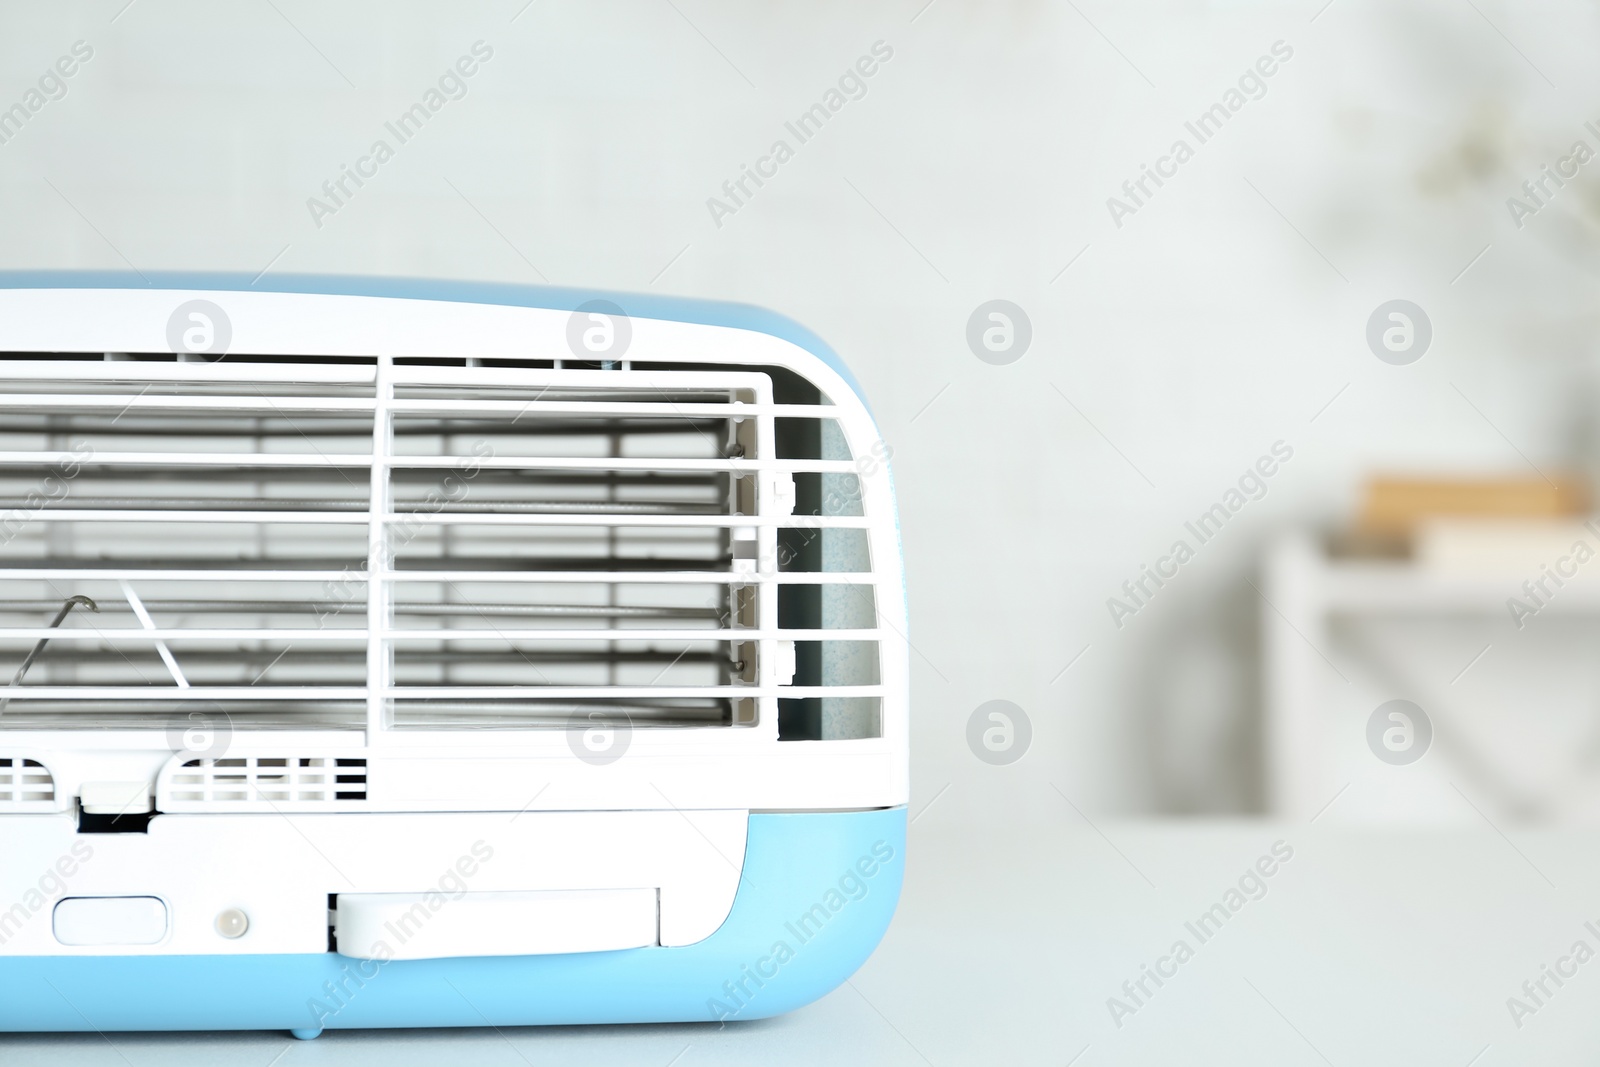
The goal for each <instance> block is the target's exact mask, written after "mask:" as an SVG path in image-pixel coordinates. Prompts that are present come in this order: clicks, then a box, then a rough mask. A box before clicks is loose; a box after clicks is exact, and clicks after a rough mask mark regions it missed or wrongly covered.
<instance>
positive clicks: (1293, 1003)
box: [0, 812, 1600, 1067]
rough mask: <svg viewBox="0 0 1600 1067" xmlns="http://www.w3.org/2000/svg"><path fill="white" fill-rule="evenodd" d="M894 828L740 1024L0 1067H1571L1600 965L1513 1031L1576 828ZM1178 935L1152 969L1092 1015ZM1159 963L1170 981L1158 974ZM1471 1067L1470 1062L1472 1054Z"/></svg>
mask: <svg viewBox="0 0 1600 1067" xmlns="http://www.w3.org/2000/svg"><path fill="white" fill-rule="evenodd" d="M936 814H937V812H935V813H933V814H930V815H929V816H928V817H927V818H925V819H921V820H919V823H918V824H917V825H914V826H913V827H912V837H911V849H910V855H909V864H910V866H909V876H908V881H907V887H906V892H905V895H904V897H903V898H902V901H901V905H900V910H899V912H898V914H897V916H896V918H895V921H894V925H893V927H892V928H891V929H890V931H889V934H888V936H887V938H886V939H885V941H884V943H883V945H882V946H881V947H880V948H879V950H878V952H877V953H876V954H875V955H874V956H873V957H872V959H871V960H869V961H868V962H867V964H866V965H865V966H864V967H863V968H862V969H861V971H860V972H859V973H858V974H857V975H856V976H855V977H854V978H853V979H852V980H851V981H850V982H849V983H847V984H846V985H844V986H843V987H841V988H840V989H839V990H837V991H835V992H834V993H832V994H830V995H829V996H827V997H825V998H823V999H822V1000H821V1001H819V1002H817V1003H816V1004H813V1005H811V1006H809V1007H807V1008H803V1009H801V1010H799V1011H797V1012H794V1013H792V1014H790V1015H787V1016H784V1017H781V1018H777V1019H773V1020H768V1021H762V1022H749V1023H740V1024H735V1025H729V1026H727V1027H726V1028H720V1029H719V1028H718V1027H716V1026H712V1025H672V1026H631V1027H560V1028H548V1029H539V1028H527V1029H508V1030H504V1031H496V1030H492V1029H491V1030H464V1031H449V1030H419V1031H375V1032H340V1031H329V1032H327V1033H325V1034H324V1035H323V1036H322V1037H321V1038H320V1039H318V1040H316V1041H312V1042H297V1041H293V1040H292V1039H290V1038H288V1037H287V1036H286V1035H284V1034H280V1033H245V1034H213V1033H205V1034H132V1033H118V1034H106V1035H96V1034H65V1035H10V1036H5V1037H0V1064H3V1065H5V1067H28V1065H33V1064H39V1065H49V1067H63V1065H75V1064H105V1065H117V1067H129V1065H132V1067H144V1065H147V1064H148V1065H151V1067H156V1065H161V1067H169V1065H183V1064H190V1063H193V1064H206V1065H215V1067H232V1065H241V1067H244V1065H250V1067H267V1065H268V1064H274V1063H275V1064H277V1065H279V1067H297V1065H301V1064H372V1065H382V1067H408V1065H411V1064H419V1065H420V1064H429V1065H432V1064H439V1063H469V1064H484V1065H502V1064H503V1065H507V1067H516V1065H519V1064H548V1063H560V1064H606V1065H630V1064H639V1065H644V1067H668V1065H669V1064H670V1065H672V1067H702V1065H709V1064H739V1065H741V1067H749V1065H753V1064H806V1065H814V1064H824V1063H826V1064H880V1065H896V1064H908V1065H916V1064H935V1065H938V1067H944V1065H947V1064H951V1065H953V1064H999V1063H1029V1064H1031V1063H1043V1064H1069V1063H1075V1064H1077V1065H1080V1067H1099V1065H1105V1064H1141V1065H1144V1064H1157V1063H1162V1064H1165V1063H1175V1064H1176V1063H1183V1064H1229V1065H1234V1064H1274V1065H1296V1064H1306V1065H1318V1064H1334V1065H1338V1067H1344V1065H1346V1064H1348V1065H1352V1067H1355V1065H1362V1067H1368V1065H1379V1064H1405V1065H1408V1067H1409V1065H1418V1064H1441V1065H1454V1067H1465V1065H1467V1064H1473V1065H1474V1067H1493V1065H1498V1064H1514V1063H1538V1064H1580V1063H1582V1064H1591V1063H1594V1062H1596V1060H1597V1059H1600V1014H1597V1012H1596V1011H1595V1008H1596V1006H1597V1004H1600V957H1597V958H1596V959H1594V960H1591V961H1589V962H1587V963H1586V964H1585V965H1583V966H1580V967H1578V970H1577V974H1576V976H1575V977H1572V978H1569V979H1566V980H1565V984H1564V985H1563V986H1561V987H1560V988H1557V987H1555V986H1554V985H1553V984H1550V983H1549V981H1548V979H1547V980H1546V982H1547V987H1548V988H1549V989H1550V990H1551V991H1552V992H1553V995H1552V996H1550V997H1549V998H1548V999H1547V1000H1546V1003H1545V1004H1544V1006H1542V1007H1540V1008H1539V1009H1538V1010H1537V1011H1536V1012H1535V1013H1534V1014H1532V1015H1528V1016H1526V1017H1525V1018H1523V1019H1522V1020H1521V1022H1522V1025H1521V1027H1520V1028H1519V1027H1517V1026H1516V1025H1515V1024H1514V1023H1513V1020H1512V1017H1511V1014H1510V1012H1509V1010H1508V1008H1507V1004H1506V1001H1507V998H1508V997H1511V996H1513V995H1520V987H1521V985H1522V983H1523V982H1524V981H1525V980H1528V979H1537V978H1538V977H1539V972H1540V968H1541V965H1544V964H1554V963H1555V962H1556V960H1557V958H1558V957H1560V956H1562V955H1563V954H1565V953H1566V952H1567V951H1569V949H1570V947H1571V946H1572V944H1573V942H1575V941H1577V940H1579V939H1580V938H1581V939H1584V940H1586V941H1587V942H1588V944H1589V945H1590V947H1592V948H1594V949H1595V950H1596V951H1597V952H1600V937H1596V936H1595V935H1594V934H1591V933H1589V932H1588V931H1587V930H1586V929H1585V927H1584V923H1585V921H1586V920H1592V921H1594V923H1595V925H1596V928H1597V929H1600V833H1596V832H1594V831H1588V830H1582V829H1558V828H1538V829H1532V828H1516V827H1511V826H1505V827H1502V828H1501V829H1502V830H1504V831H1505V832H1504V834H1502V833H1501V832H1500V830H1496V829H1495V828H1494V827H1491V826H1489V825H1484V826H1482V827H1481V828H1474V829H1452V830H1437V829H1431V830H1423V829H1416V830H1411V829H1392V828H1382V827H1371V828H1354V827H1350V826H1337V825H1331V824H1322V825H1314V826H1313V825H1298V826H1291V825H1286V824H1272V823H1264V822H1248V821H1237V822H1226V823H1224V822H1209V821H1193V822H1175V821H1172V822H1134V823H1130V822H1104V823H1101V824H1100V825H1099V826H1098V829H1097V828H1095V827H1094V826H1091V825H1089V824H1087V823H1086V822H1084V821H1082V820H1078V819H1076V817H1074V818H1075V822H1074V823H1071V824H1068V823H1064V822H1062V823H1052V824H1050V825H1048V826H1045V827H1043V828H1041V829H1039V830H1038V831H1029V830H1028V829H1026V828H1025V827H1018V826H1012V827H1009V828H1007V829H1006V831H1005V833H1004V834H1003V835H1002V834H999V833H996V832H995V830H994V829H993V828H976V827H962V826H958V825H952V824H950V823H941V822H940V821H939V819H938V818H936V817H934V816H935V815H936ZM1277 840H1282V841H1284V842H1286V843H1287V844H1288V845H1289V846H1290V847H1292V848H1293V849H1294V855H1293V858H1292V859H1291V860H1290V861H1289V862H1287V863H1286V864H1283V865H1282V866H1281V867H1280V868H1279V869H1278V870H1277V871H1276V873H1275V874H1274V875H1273V876H1272V877H1271V878H1270V879H1267V880H1266V882H1265V884H1266V887H1267V888H1266V893H1265V895H1264V896H1262V897H1261V898H1260V899H1259V900H1251V901H1248V902H1247V903H1245V904H1244V905H1243V907H1242V908H1240V910H1239V911H1238V912H1237V913H1236V914H1233V915H1232V916H1231V917H1230V918H1229V920H1228V921H1227V923H1226V924H1225V925H1224V926H1223V928H1222V929H1221V930H1220V932H1217V933H1216V934H1215V935H1214V936H1213V937H1211V938H1210V939H1209V940H1208V941H1207V942H1205V943H1204V944H1200V943H1199V942H1198V941H1197V939H1196V938H1195V937H1194V935H1193V934H1192V933H1190V932H1188V931H1187V930H1186V928H1185V922H1186V921H1189V920H1193V919H1194V918H1196V917H1197V916H1198V915H1199V914H1200V913H1201V912H1203V911H1204V910H1205V909H1206V908H1207V907H1209V906H1210V905H1211V904H1213V903H1216V902H1218V901H1219V900H1221V899H1222V898H1223V896H1224V893H1225V891H1226V890H1227V889H1228V888H1229V887H1230V886H1232V885H1234V884H1235V882H1236V880H1237V879H1238V878H1239V876H1240V875H1241V874H1242V873H1243V872H1244V871H1245V870H1246V869H1247V868H1248V867H1250V866H1251V865H1252V864H1253V863H1254V862H1255V861H1256V859H1257V858H1258V857H1259V856H1262V855H1264V854H1266V853H1267V852H1268V851H1269V849H1270V848H1271V846H1272V843H1273V842H1274V841H1277ZM1179 938H1183V939H1185V940H1186V941H1188V942H1189V944H1190V945H1191V947H1193V948H1194V950H1195V951H1194V956H1193V958H1192V959H1190V960H1188V961H1187V962H1185V963H1183V964H1182V965H1181V966H1179V967H1178V968H1177V974H1176V976H1175V977H1173V978H1170V979H1168V980H1167V981H1166V983H1165V985H1163V986H1162V987H1160V988H1159V989H1156V988H1155V987H1154V986H1153V985H1151V984H1150V983H1149V980H1146V985H1147V988H1149V989H1152V990H1154V995H1152V996H1151V997H1149V998H1148V999H1147V1000H1146V1002H1145V1003H1144V1004H1143V1006H1142V1007H1140V1008H1139V1010H1138V1011H1137V1012H1136V1014H1134V1015H1132V1016H1130V1017H1126V1018H1124V1019H1123V1020H1122V1026H1121V1027H1120V1028H1119V1027H1117V1026H1116V1025H1114V1023H1113V1021H1112V1017H1111V1013H1110V1011H1109V1010H1108V1007H1107V998H1109V997H1111V996H1113V995H1119V993H1120V989H1119V987H1120V986H1121V984H1122V983H1123V982H1124V981H1125V980H1129V979H1137V978H1138V977H1139V973H1140V966H1141V964H1148V963H1154V962H1155V961H1156V960H1157V958H1158V957H1160V956H1162V955H1164V954H1165V953H1166V952H1167V950H1168V948H1169V946H1171V944H1172V943H1173V942H1174V941H1175V940H1176V939H1179ZM1169 969H1170V968H1169ZM1475 1057H1476V1058H1475Z"/></svg>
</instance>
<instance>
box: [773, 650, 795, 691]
mask: <svg viewBox="0 0 1600 1067" xmlns="http://www.w3.org/2000/svg"><path fill="white" fill-rule="evenodd" d="M767 647H768V648H770V649H771V650H772V682H773V684H774V685H793V684H794V673H795V670H796V664H795V655H794V642H793V641H773V642H771V643H770V644H769V645H768V646H767Z"/></svg>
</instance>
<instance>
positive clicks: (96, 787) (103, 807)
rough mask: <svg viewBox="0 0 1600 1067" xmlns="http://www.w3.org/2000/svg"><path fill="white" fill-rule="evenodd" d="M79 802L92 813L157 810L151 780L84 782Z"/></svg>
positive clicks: (137, 812) (147, 811)
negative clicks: (151, 790) (151, 789)
mask: <svg viewBox="0 0 1600 1067" xmlns="http://www.w3.org/2000/svg"><path fill="white" fill-rule="evenodd" d="M78 803H80V804H82V805H83V810H84V811H86V812H88V813H89V814H90V815H144V814H147V813H149V812H152V811H155V810H156V803H155V798H153V797H152V796H151V795H150V783H149V782H84V783H83V786H82V788H81V789H80V790H79V792H78Z"/></svg>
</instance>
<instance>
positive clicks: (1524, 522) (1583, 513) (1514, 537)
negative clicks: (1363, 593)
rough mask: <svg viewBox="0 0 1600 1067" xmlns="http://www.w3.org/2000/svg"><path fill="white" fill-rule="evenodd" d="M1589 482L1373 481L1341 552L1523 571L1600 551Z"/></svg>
mask: <svg viewBox="0 0 1600 1067" xmlns="http://www.w3.org/2000/svg"><path fill="white" fill-rule="evenodd" d="M1590 497H1591V494H1590V490H1589V485H1588V482H1587V481H1585V480H1583V479H1580V478H1577V477H1574V476H1571V475H1566V474H1562V475H1552V476H1551V477H1548V478H1546V477H1542V476H1535V477H1528V478H1504V477H1503V478H1402V477H1391V476H1375V477H1372V478H1370V479H1369V480H1368V481H1367V485H1366V489H1365V492H1364V493H1363V496H1362V502H1361V509H1360V512H1359V513H1358V515H1357V517H1356V521H1355V524H1354V526H1353V527H1352V528H1351V529H1350V530H1349V531H1348V532H1347V533H1346V534H1344V535H1342V536H1341V537H1338V538H1336V540H1335V544H1334V546H1333V547H1334V549H1335V551H1336V552H1337V553H1338V554H1340V555H1354V556H1368V557H1371V556H1380V557H1390V558H1396V557H1398V558H1410V559H1412V560H1414V561H1415V562H1416V563H1417V564H1418V565H1421V566H1426V567H1432V568H1447V569H1452V570H1473V571H1508V570H1509V571H1521V570H1526V569H1527V568H1528V567H1530V566H1532V567H1533V568H1534V569H1535V570H1537V568H1538V567H1539V565H1540V563H1541V562H1545V561H1548V560H1551V559H1555V558H1557V557H1560V556H1563V555H1567V554H1570V553H1571V552H1572V551H1573V549H1574V546H1575V544H1576V543H1577V542H1580V541H1582V542H1585V543H1587V544H1588V545H1589V546H1590V551H1594V550H1596V549H1600V522H1597V521H1594V520H1592V519H1591V517H1590Z"/></svg>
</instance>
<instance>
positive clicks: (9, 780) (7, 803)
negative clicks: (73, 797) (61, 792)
mask: <svg viewBox="0 0 1600 1067" xmlns="http://www.w3.org/2000/svg"><path fill="white" fill-rule="evenodd" d="M55 800H56V780H55V776H54V775H52V774H51V773H50V771H49V768H47V767H45V765H44V764H42V763H40V762H39V761H38V760H31V759H19V758H17V757H15V756H0V811H14V810H17V809H19V808H22V807H24V806H28V807H33V806H41V807H45V808H48V809H53V808H54V807H55Z"/></svg>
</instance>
